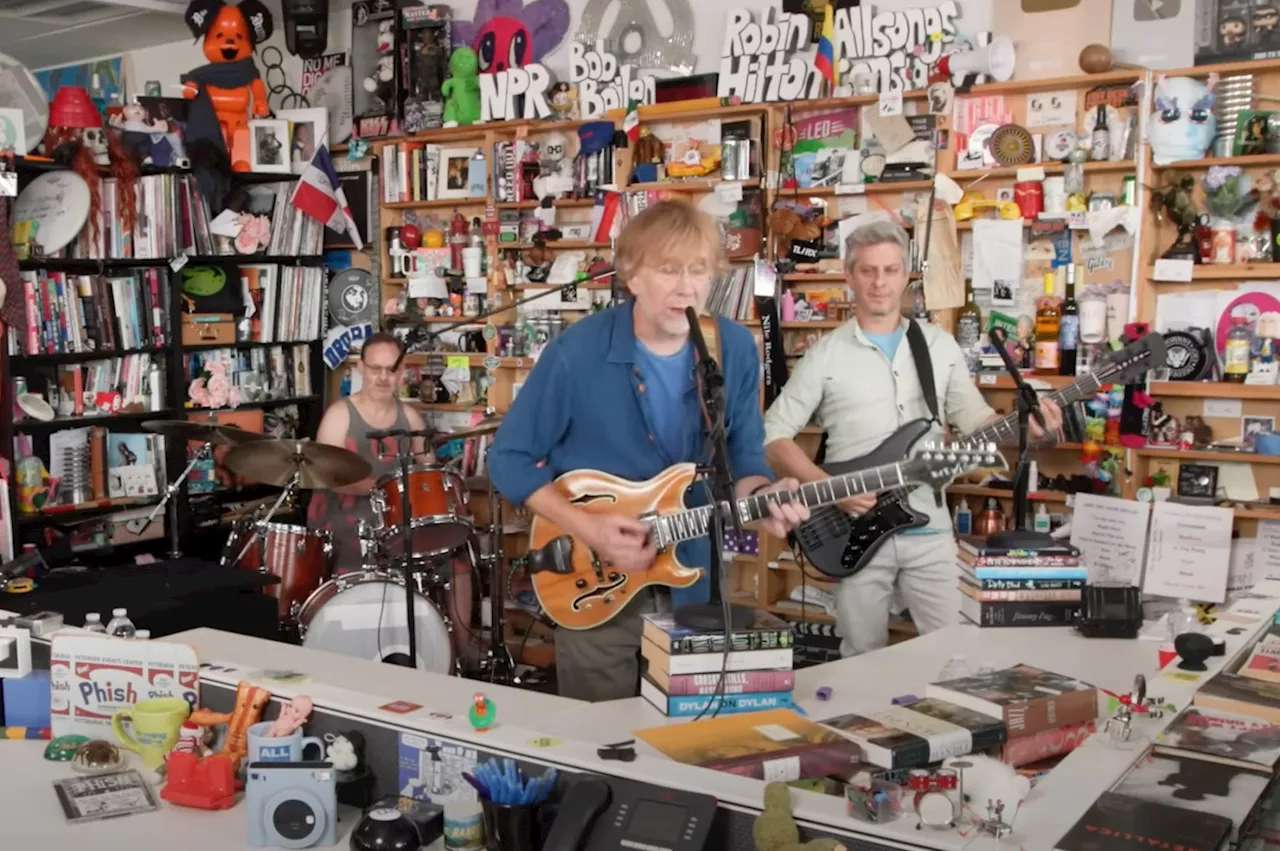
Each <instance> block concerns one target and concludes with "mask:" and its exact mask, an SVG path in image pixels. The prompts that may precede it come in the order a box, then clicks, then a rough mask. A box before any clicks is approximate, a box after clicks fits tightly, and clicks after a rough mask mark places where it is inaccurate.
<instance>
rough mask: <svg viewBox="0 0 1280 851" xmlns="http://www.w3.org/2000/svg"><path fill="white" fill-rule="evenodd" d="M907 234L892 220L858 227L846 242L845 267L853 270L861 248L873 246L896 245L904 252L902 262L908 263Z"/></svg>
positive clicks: (877, 221) (882, 220) (876, 221)
mask: <svg viewBox="0 0 1280 851" xmlns="http://www.w3.org/2000/svg"><path fill="white" fill-rule="evenodd" d="M907 242H908V238H907V232H906V231H905V230H903V229H902V228H901V226H899V225H898V223H897V222H895V221H892V220H891V219H877V220H875V221H873V222H868V223H867V224H865V225H862V226H860V227H856V228H854V229H853V232H852V233H850V234H849V237H848V238H847V239H846V240H845V241H844V267H845V269H850V270H851V269H853V263H854V259H855V258H856V257H857V254H858V249H859V248H870V247H871V246H873V245H896V246H898V248H899V249H900V250H901V251H902V262H903V263H904V264H905V263H906V262H907Z"/></svg>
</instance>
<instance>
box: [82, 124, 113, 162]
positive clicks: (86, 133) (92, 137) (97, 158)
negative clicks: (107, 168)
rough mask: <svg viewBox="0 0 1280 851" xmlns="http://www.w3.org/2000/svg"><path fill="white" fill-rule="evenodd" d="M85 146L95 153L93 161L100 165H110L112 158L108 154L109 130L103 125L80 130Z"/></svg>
mask: <svg viewBox="0 0 1280 851" xmlns="http://www.w3.org/2000/svg"><path fill="white" fill-rule="evenodd" d="M80 138H81V139H83V140H84V146H85V147H86V148H88V149H89V153H91V154H93V161H94V162H96V163H97V164H98V165H110V164H111V158H110V157H109V156H108V154H107V132H106V131H105V130H104V129H102V128H101V127H86V128H84V129H83V130H82V131H80Z"/></svg>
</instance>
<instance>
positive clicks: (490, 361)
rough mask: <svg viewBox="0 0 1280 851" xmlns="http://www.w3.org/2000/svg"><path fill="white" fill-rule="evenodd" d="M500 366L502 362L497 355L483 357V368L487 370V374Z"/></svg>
mask: <svg viewBox="0 0 1280 851" xmlns="http://www.w3.org/2000/svg"><path fill="white" fill-rule="evenodd" d="M501 365H502V360H501V359H500V358H499V357H498V356H497V355H485V356H484V368H485V369H487V370H488V371H489V372H493V371H494V370H495V369H497V368H498V367H499V366H501Z"/></svg>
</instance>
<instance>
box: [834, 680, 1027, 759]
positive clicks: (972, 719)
mask: <svg viewBox="0 0 1280 851" xmlns="http://www.w3.org/2000/svg"><path fill="white" fill-rule="evenodd" d="M819 723H820V724H822V725H823V726H825V727H829V728H831V729H832V730H835V731H836V732H837V733H839V734H840V735H842V736H844V737H845V738H847V739H849V740H850V741H852V742H854V743H855V744H856V745H857V746H858V747H859V748H861V750H862V759H863V761H864V762H867V763H870V764H871V765H874V766H876V767H877V768H884V769H889V770H891V771H899V770H903V769H908V768H923V767H924V766H926V765H929V764H930V763H935V762H941V761H942V760H944V759H947V758H949V757H953V756H964V755H965V754H968V753H973V752H976V751H987V750H991V749H992V748H998V747H1000V745H1002V744H1004V741H1005V727H1004V722H1002V721H1001V720H1000V719H999V718H994V717H992V716H990V715H982V714H980V713H977V712H974V711H972V710H969V709H965V708H964V707H963V706H958V705H956V704H954V703H950V702H948V701H945V700H936V699H933V698H928V697H926V698H925V699H923V700H917V701H915V702H913V703H909V704H906V705H903V706H893V707H891V708H889V709H884V710H881V711H879V712H872V713H869V714H868V715H857V714H852V713H850V714H848V715H837V716H835V717H833V718H827V719H825V720H823V721H820V722H819ZM957 728H959V729H962V730H965V731H967V734H966V735H958V730H957Z"/></svg>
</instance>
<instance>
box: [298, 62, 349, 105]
mask: <svg viewBox="0 0 1280 851" xmlns="http://www.w3.org/2000/svg"><path fill="white" fill-rule="evenodd" d="M346 64H347V54H345V53H326V54H325V55H324V56H317V57H316V58H315V59H303V60H302V84H301V85H300V86H299V87H298V88H299V90H300V92H299V93H300V94H301V95H302V96H303V97H306V96H307V93H308V92H310V91H311V89H312V87H313V86H315V84H316V83H318V82H320V78H321V77H323V76H324V75H325V74H327V73H329V72H330V71H332V70H333V69H334V68H338V67H341V66H343V65H346Z"/></svg>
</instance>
